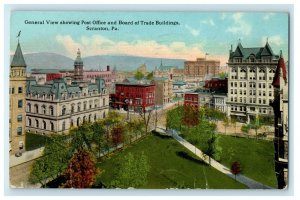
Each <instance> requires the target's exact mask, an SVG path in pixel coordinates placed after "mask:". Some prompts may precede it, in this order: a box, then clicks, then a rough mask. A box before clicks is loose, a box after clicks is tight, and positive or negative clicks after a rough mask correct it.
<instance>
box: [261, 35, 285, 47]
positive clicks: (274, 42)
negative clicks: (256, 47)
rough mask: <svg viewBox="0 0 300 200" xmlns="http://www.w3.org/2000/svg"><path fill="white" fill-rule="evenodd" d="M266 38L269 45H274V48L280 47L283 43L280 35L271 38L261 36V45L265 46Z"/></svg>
mask: <svg viewBox="0 0 300 200" xmlns="http://www.w3.org/2000/svg"><path fill="white" fill-rule="evenodd" d="M267 38H268V42H269V44H270V45H271V46H272V45H275V46H280V45H282V44H283V43H284V42H283V39H282V38H281V37H280V35H273V36H271V37H267V36H263V37H262V38H261V44H262V45H265V44H266V41H267Z"/></svg>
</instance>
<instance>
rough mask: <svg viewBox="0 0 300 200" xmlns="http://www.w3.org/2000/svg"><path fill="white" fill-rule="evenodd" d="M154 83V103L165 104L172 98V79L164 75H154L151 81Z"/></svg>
mask: <svg viewBox="0 0 300 200" xmlns="http://www.w3.org/2000/svg"><path fill="white" fill-rule="evenodd" d="M151 83H152V84H154V85H155V104H156V105H165V104H167V103H170V102H171V101H172V99H173V81H171V80H169V79H168V78H164V77H154V78H153V80H152V81H151Z"/></svg>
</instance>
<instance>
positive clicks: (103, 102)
mask: <svg viewBox="0 0 300 200" xmlns="http://www.w3.org/2000/svg"><path fill="white" fill-rule="evenodd" d="M103 106H105V98H103Z"/></svg>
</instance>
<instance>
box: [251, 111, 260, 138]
mask: <svg viewBox="0 0 300 200" xmlns="http://www.w3.org/2000/svg"><path fill="white" fill-rule="evenodd" d="M259 118H260V117H259V116H258V115H257V116H256V117H255V121H254V122H253V121H252V122H251V123H250V127H251V129H254V130H255V136H256V139H257V136H258V129H260V128H261V126H262V125H261V123H260V120H259Z"/></svg>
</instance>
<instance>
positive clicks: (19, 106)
mask: <svg viewBox="0 0 300 200" xmlns="http://www.w3.org/2000/svg"><path fill="white" fill-rule="evenodd" d="M22 107H23V100H18V108H22Z"/></svg>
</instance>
